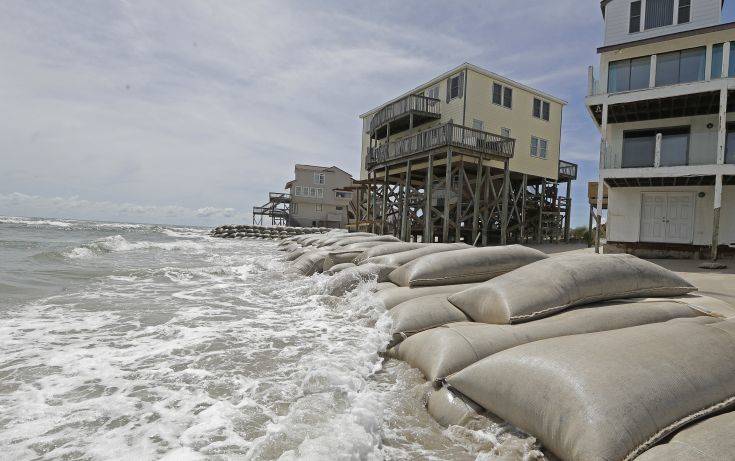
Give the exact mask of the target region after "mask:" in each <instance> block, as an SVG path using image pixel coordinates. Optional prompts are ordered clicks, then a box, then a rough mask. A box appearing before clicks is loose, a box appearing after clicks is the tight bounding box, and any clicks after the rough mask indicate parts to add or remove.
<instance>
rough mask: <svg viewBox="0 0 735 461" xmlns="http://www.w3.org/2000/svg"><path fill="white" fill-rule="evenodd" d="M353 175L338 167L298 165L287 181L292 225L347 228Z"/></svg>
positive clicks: (290, 222)
mask: <svg viewBox="0 0 735 461" xmlns="http://www.w3.org/2000/svg"><path fill="white" fill-rule="evenodd" d="M353 182H354V180H353V178H352V175H350V174H349V173H347V172H346V171H344V170H342V169H341V168H338V167H336V166H331V167H325V166H315V165H296V167H295V168H294V179H292V180H291V181H289V182H288V183H286V189H287V190H289V191H290V194H291V205H290V212H289V224H290V225H293V226H303V227H315V226H318V227H333V228H344V227H345V226H346V225H347V220H348V216H349V215H348V212H349V209H350V202H351V201H352V194H353V193H352V192H350V191H344V190H340V189H344V188H349V187H351V186H352V184H353Z"/></svg>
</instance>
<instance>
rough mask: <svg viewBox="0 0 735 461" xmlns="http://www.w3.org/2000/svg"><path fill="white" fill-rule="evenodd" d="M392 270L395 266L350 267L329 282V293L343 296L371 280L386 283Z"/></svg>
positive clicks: (369, 265)
mask: <svg viewBox="0 0 735 461" xmlns="http://www.w3.org/2000/svg"><path fill="white" fill-rule="evenodd" d="M392 270H393V266H381V265H379V264H366V265H363V266H355V267H350V268H348V269H345V270H343V271H341V272H340V273H338V274H335V275H334V277H332V278H331V279H330V280H329V281H327V285H326V290H327V293H329V294H331V295H333V296H342V295H343V294H345V293H347V292H348V291H351V290H354V289H355V288H357V286H358V285H359V284H360V283H362V282H367V281H369V280H377V282H378V283H380V282H385V281H386V280H388V274H390V272H391V271H392Z"/></svg>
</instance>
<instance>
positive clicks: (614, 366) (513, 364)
mask: <svg viewBox="0 0 735 461" xmlns="http://www.w3.org/2000/svg"><path fill="white" fill-rule="evenodd" d="M374 237H375V236H372V235H363V236H351V238H350V239H347V240H340V239H336V240H334V239H322V240H316V241H311V242H309V241H305V242H301V243H307V249H304V254H305V255H311V256H306V259H310V261H311V262H310V264H311V267H312V269H313V270H314V272H316V271H318V270H317V269H316V268H315V266H316V265H317V264H316V263H317V262H321V264H322V268H323V266H324V263H325V262H327V260H328V258H332V259H334V258H339V257H341V256H342V255H347V254H348V253H351V252H352V253H357V250H359V254H358V255H355V254H349V257H350V258H351V262H348V263H343V264H346V265H347V267H346V268H345V269H342V270H344V271H350V270H359V268H360V267H366V266H370V265H376V264H378V265H379V264H383V265H385V266H386V268H387V269H390V271H387V270H386V271H385V272H384V273H383V278H384V279H385V280H390V281H391V282H392V283H385V284H382V285H383V286H382V287H381V288H383V289H382V290H381V291H380V293H379V294H378V296H379V297H380V298H381V299H383V301H384V302H385V304H386V307H387V308H389V309H391V311H390V315H391V317H393V320H394V323H393V329H394V339H393V342H394V343H395V344H398V343H400V342H401V340H403V339H405V338H408V339H406V340H405V341H404V342H403V343H402V344H398V345H397V346H395V347H393V348H392V349H391V350H390V351H389V354H390V355H391V356H393V357H397V358H400V359H403V360H406V361H407V362H409V363H410V364H411V365H413V366H415V367H417V368H419V369H421V370H422V372H423V373H424V374H425V375H426V377H427V378H428V379H430V380H436V381H437V382H439V383H443V384H444V386H443V387H440V388H439V389H438V390H436V391H435V392H433V393H432V395H431V396H430V398H429V399H428V406H429V411H430V412H431V413H432V415H434V416H435V418H437V419H438V420H439V421H440V422H443V423H444V424H456V423H458V422H461V421H462V420H463V419H465V418H467V417H468V416H470V415H473V414H476V413H477V412H478V411H484V410H481V408H483V407H484V409H485V410H488V411H491V412H493V413H495V414H497V415H498V416H500V417H502V418H504V419H506V420H507V421H509V422H511V423H513V424H515V425H516V426H518V427H520V428H522V429H525V430H526V431H528V432H530V433H531V434H533V435H535V436H536V437H538V438H539V439H540V440H541V441H542V442H543V443H544V444H545V446H546V447H547V448H548V449H550V450H551V451H552V452H554V453H555V454H557V456H560V457H561V458H562V459H624V458H631V457H634V456H636V455H638V454H640V453H641V452H642V451H644V450H645V449H646V448H648V447H650V446H651V445H652V444H654V443H656V442H657V441H659V440H660V439H661V438H663V437H665V436H666V435H667V434H670V433H671V432H672V431H674V430H675V429H677V428H678V427H681V426H682V425H684V424H686V423H688V422H690V421H692V420H696V419H699V418H701V417H704V416H705V415H707V414H710V413H712V412H715V411H720V410H721V409H723V408H725V407H727V406H728V405H729V404H730V403H731V402H730V400H729V398H730V397H732V396H733V383H732V379H735V369H733V368H732V366H729V367H727V366H725V373H724V376H729V377H730V381H727V382H723V381H722V380H721V378H722V376H723V374H722V373H719V372H718V371H716V370H715V371H709V370H710V369H711V367H712V366H713V361H710V362H707V363H701V362H697V361H696V360H695V359H694V358H695V357H696V356H697V354H707V353H708V350H707V347H708V346H713V344H709V343H708V344H707V346H705V345H704V344H699V343H698V342H697V340H696V339H693V340H692V341H691V344H687V345H686V347H685V349H687V350H689V352H690V355H689V356H687V359H691V360H690V361H686V362H685V364H686V365H689V368H685V369H683V370H679V369H678V368H677V364H676V360H677V359H678V358H679V357H681V356H682V355H681V354H679V353H678V351H677V352H673V349H676V347H675V346H679V345H680V343H679V342H678V336H679V335H681V334H686V333H685V332H688V333H689V334H690V335H693V336H694V337H695V338H696V337H697V336H698V335H703V336H707V335H709V336H713V335H714V336H718V335H719V336H722V333H721V332H722V331H725V332H727V331H733V330H735V328H734V327H732V326H731V323H730V321H725V322H723V321H721V319H720V318H718V317H726V316H731V315H732V314H733V311H732V308H731V307H730V306H728V305H726V304H724V303H721V302H718V301H717V300H714V299H712V298H707V297H701V296H694V295H688V293H691V292H693V291H694V290H695V289H694V287H692V286H691V285H690V284H689V283H687V282H686V281H684V280H683V279H681V278H680V277H678V276H677V275H676V274H674V273H672V272H670V271H667V270H665V269H663V268H661V267H659V266H656V265H654V264H651V263H648V262H646V261H643V260H640V259H638V258H635V257H632V256H628V255H610V256H596V255H576V256H562V257H555V258H546V256H545V255H540V256H539V255H536V256H535V259H534V256H532V255H531V253H530V252H529V251H528V249H522V250H521V248H522V247H495V248H486V249H472V248H469V247H467V246H463V245H462V244H459V245H454V246H450V245H421V244H413V247H411V248H409V247H408V245H412V244H401V243H393V244H385V243H381V244H378V243H375V242H373V244H371V245H369V246H370V248H369V249H367V250H365V249H361V248H356V247H352V248H344V247H348V246H349V245H353V244H358V243H364V244H366V243H367V242H370V241H371V240H370V239H371V238H374ZM363 238H364V239H367V240H362V241H361V242H358V241H356V240H352V239H363ZM291 249H292V250H294V249H295V248H291ZM515 252H518V254H519V255H524V257H525V258H527V260H521V261H516V262H515V263H513V262H511V263H508V259H509V258H508V254H509V253H515ZM304 254H302V255H301V256H304ZM311 258H313V259H311ZM510 259H512V257H511V258H510ZM529 261H530V262H529ZM513 265H515V266H516V267H515V268H513ZM334 267H335V266H333V267H332V270H333V268H334ZM329 270H330V269H328V271H329ZM488 279H491V280H490V281H489V282H487V283H484V284H480V285H477V284H476V283H477V282H478V281H482V280H488ZM379 280H380V279H379ZM473 283H475V284H474V285H473ZM396 285H402V286H401V287H397V286H396ZM452 293H456V294H453V295H452ZM644 297H648V299H646V298H644ZM652 297H655V298H652ZM626 298H638V299H628V300H627V301H626V300H625V299H626ZM472 321H475V323H471V322H472ZM476 322H483V323H476ZM662 322H666V323H662ZM712 324H716V325H712ZM704 327H706V328H704ZM640 329H643V330H640ZM648 330H651V331H648ZM631 331H632V333H631ZM610 337H612V339H610ZM629 337H630V338H629ZM631 338H632V339H631ZM646 338H654V339H653V341H652V343H650V344H649V343H648V342H647V340H646ZM634 339H638V340H639V341H637V342H636V341H635V340H634ZM719 339H720V340H721V341H720V342H721V343H722V344H719V343H718V344H717V346H719V348H717V347H716V348H715V350H716V351H717V352H724V354H719V355H718V358H717V360H719V361H722V362H732V359H733V358H735V357H734V356H733V351H732V349H728V344H729V345H730V346H731V343H732V337H725V338H719ZM567 340H568V341H567ZM557 341H558V342H561V346H558V345H557V344H556V342H557ZM547 342H550V343H549V344H548V346H549V347H548V349H547V347H546V346H545V345H544V344H545V343H547ZM577 342H581V343H582V344H583V345H581V346H580V345H578V344H577ZM714 342H716V341H714ZM608 343H610V344H615V345H618V346H620V347H619V348H618V349H615V348H612V347H609V346H610V344H608ZM697 346H698V347H697ZM525 348H530V351H531V352H534V353H539V354H541V355H540V356H538V357H537V356H534V355H532V354H530V353H529V351H528V350H526V349H525ZM557 348H558V350H557ZM620 348H622V352H621V350H620ZM519 350H520V352H519ZM551 351H556V352H557V355H556V356H554V355H553V354H552V353H551ZM542 353H546V355H543V354H542ZM667 353H668V355H667ZM549 354H551V356H549ZM596 354H597V355H596ZM506 356H510V359H507V358H506ZM652 357H653V358H652ZM504 359H505V361H503V360H504ZM562 359H563V360H566V363H565V364H564V365H565V366H564V367H561V366H560V364H559V362H558V360H562ZM555 360H557V361H555ZM717 360H715V361H714V362H716V361H717ZM649 361H652V363H648V362H649ZM498 363H499V364H498ZM655 365H658V367H656V366H655ZM608 370H610V371H609V373H611V374H612V376H610V377H608V376H607V374H608ZM641 370H643V372H642V375H640V374H636V371H641ZM645 370H649V371H648V372H646V371H645ZM650 370H656V371H655V372H651V371H650ZM666 370H668V374H666V373H665V371H666ZM544 372H545V373H546V374H544ZM677 373H678V374H677ZM728 373H729V375H728ZM658 375H660V376H658ZM501 376H502V378H503V379H499V378H500V377H501ZM539 376H543V378H538V377H539ZM657 376H658V379H654V378H656V377H657ZM695 377H699V379H700V380H701V381H702V383H706V384H707V389H708V390H707V392H704V394H705V395H704V396H702V395H699V397H703V398H702V399H700V400H696V399H689V400H688V401H680V400H679V398H678V396H677V394H676V393H675V392H672V390H676V389H678V390H681V388H680V387H679V386H678V380H680V379H684V380H693V379H694V378H695ZM534 378H537V379H534ZM552 378H556V381H554V379H552ZM585 380H589V381H590V382H589V383H588V386H589V389H581V390H580V389H579V387H578V386H576V384H578V383H579V382H580V381H585ZM547 381H548V382H555V383H556V385H557V387H554V388H553V392H551V393H549V392H547V390H546V386H547V384H546V383H547ZM529 382H530V383H532V384H528V383H529ZM629 382H633V383H635V384H634V385H633V386H632V387H631V386H625V385H623V384H625V383H629ZM595 385H597V387H595ZM524 386H525V387H524ZM510 388H513V389H521V388H522V389H523V391H522V392H516V393H515V394H508V391H509V389H510ZM673 388H675V389H673ZM684 388H685V389H687V391H692V390H693V389H692V387H686V386H685V387H684ZM636 389H637V390H638V391H637V392H634V391H635V390H636ZM621 390H622V391H621ZM703 390H704V389H702V388H701V387H700V388H698V391H699V394H702V392H703ZM620 392H622V393H623V395H620ZM526 393H531V394H534V396H535V397H538V398H536V399H527V398H525V394H526ZM539 394H540V395H539ZM506 395H507V396H510V397H511V398H510V399H508V398H506V397H505V396H506ZM488 396H492V397H488ZM674 396H677V397H674ZM500 397H503V398H502V399H500ZM720 397H724V399H723V400H718V398H720ZM662 398H669V400H668V401H666V402H665V403H666V405H664V408H663V410H662V411H660V412H659V413H654V414H653V418H652V419H653V422H650V423H649V424H643V423H642V422H641V421H639V418H645V416H647V415H648V416H650V414H649V412H648V410H646V409H645V407H646V406H647V405H646V404H650V405H652V406H653V407H656V402H659V401H661V399H662ZM473 400H474V401H473ZM499 400H502V402H500V401H499ZM637 402H641V403H643V404H644V410H643V411H645V412H646V413H645V414H642V413H641V412H638V413H635V412H627V411H618V410H619V409H620V408H621V406H622V407H626V406H628V405H632V406H635V405H636V403H637ZM701 402H706V403H710V404H711V405H709V406H706V407H702V408H698V407H697V406H696V404H697V403H701ZM695 410H696V411H695ZM543 415H549V418H551V420H549V419H548V418H546V417H544V416H543ZM593 417H594V418H593ZM616 425H620V427H622V428H625V430H626V431H627V430H631V431H632V435H630V436H628V437H626V438H624V439H623V440H622V441H621V440H619V437H618V434H617V433H616V432H611V431H610V430H609V427H608V426H616ZM659 448H660V447H657V450H659ZM651 453H654V452H651ZM648 456H654V455H653V454H651V455H648ZM651 459H653V458H651ZM656 459H659V458H656ZM660 459H664V458H660Z"/></svg>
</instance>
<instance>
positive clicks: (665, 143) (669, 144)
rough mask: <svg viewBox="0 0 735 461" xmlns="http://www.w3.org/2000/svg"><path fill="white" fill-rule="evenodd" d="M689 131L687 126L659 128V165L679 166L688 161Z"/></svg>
mask: <svg viewBox="0 0 735 461" xmlns="http://www.w3.org/2000/svg"><path fill="white" fill-rule="evenodd" d="M689 131H690V130H689V127H684V128H668V129H666V130H659V132H660V133H661V158H660V159H659V165H660V166H680V165H686V164H687V163H688V162H687V160H688V157H689Z"/></svg>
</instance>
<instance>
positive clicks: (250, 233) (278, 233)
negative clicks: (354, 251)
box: [210, 224, 346, 239]
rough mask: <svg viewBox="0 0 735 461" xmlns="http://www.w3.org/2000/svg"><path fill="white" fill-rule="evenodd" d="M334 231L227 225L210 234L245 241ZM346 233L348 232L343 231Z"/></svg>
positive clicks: (308, 228) (313, 228)
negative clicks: (244, 239) (245, 239)
mask: <svg viewBox="0 0 735 461" xmlns="http://www.w3.org/2000/svg"><path fill="white" fill-rule="evenodd" d="M330 231H332V230H331V229H328V228H326V227H290V226H273V227H266V226H250V225H247V224H241V225H225V226H219V227H216V228H214V229H212V231H211V232H210V235H211V236H213V237H220V238H231V239H243V238H261V239H263V238H268V239H283V238H287V237H291V236H294V235H303V234H324V233H327V232H330ZM341 232H346V231H341Z"/></svg>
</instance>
